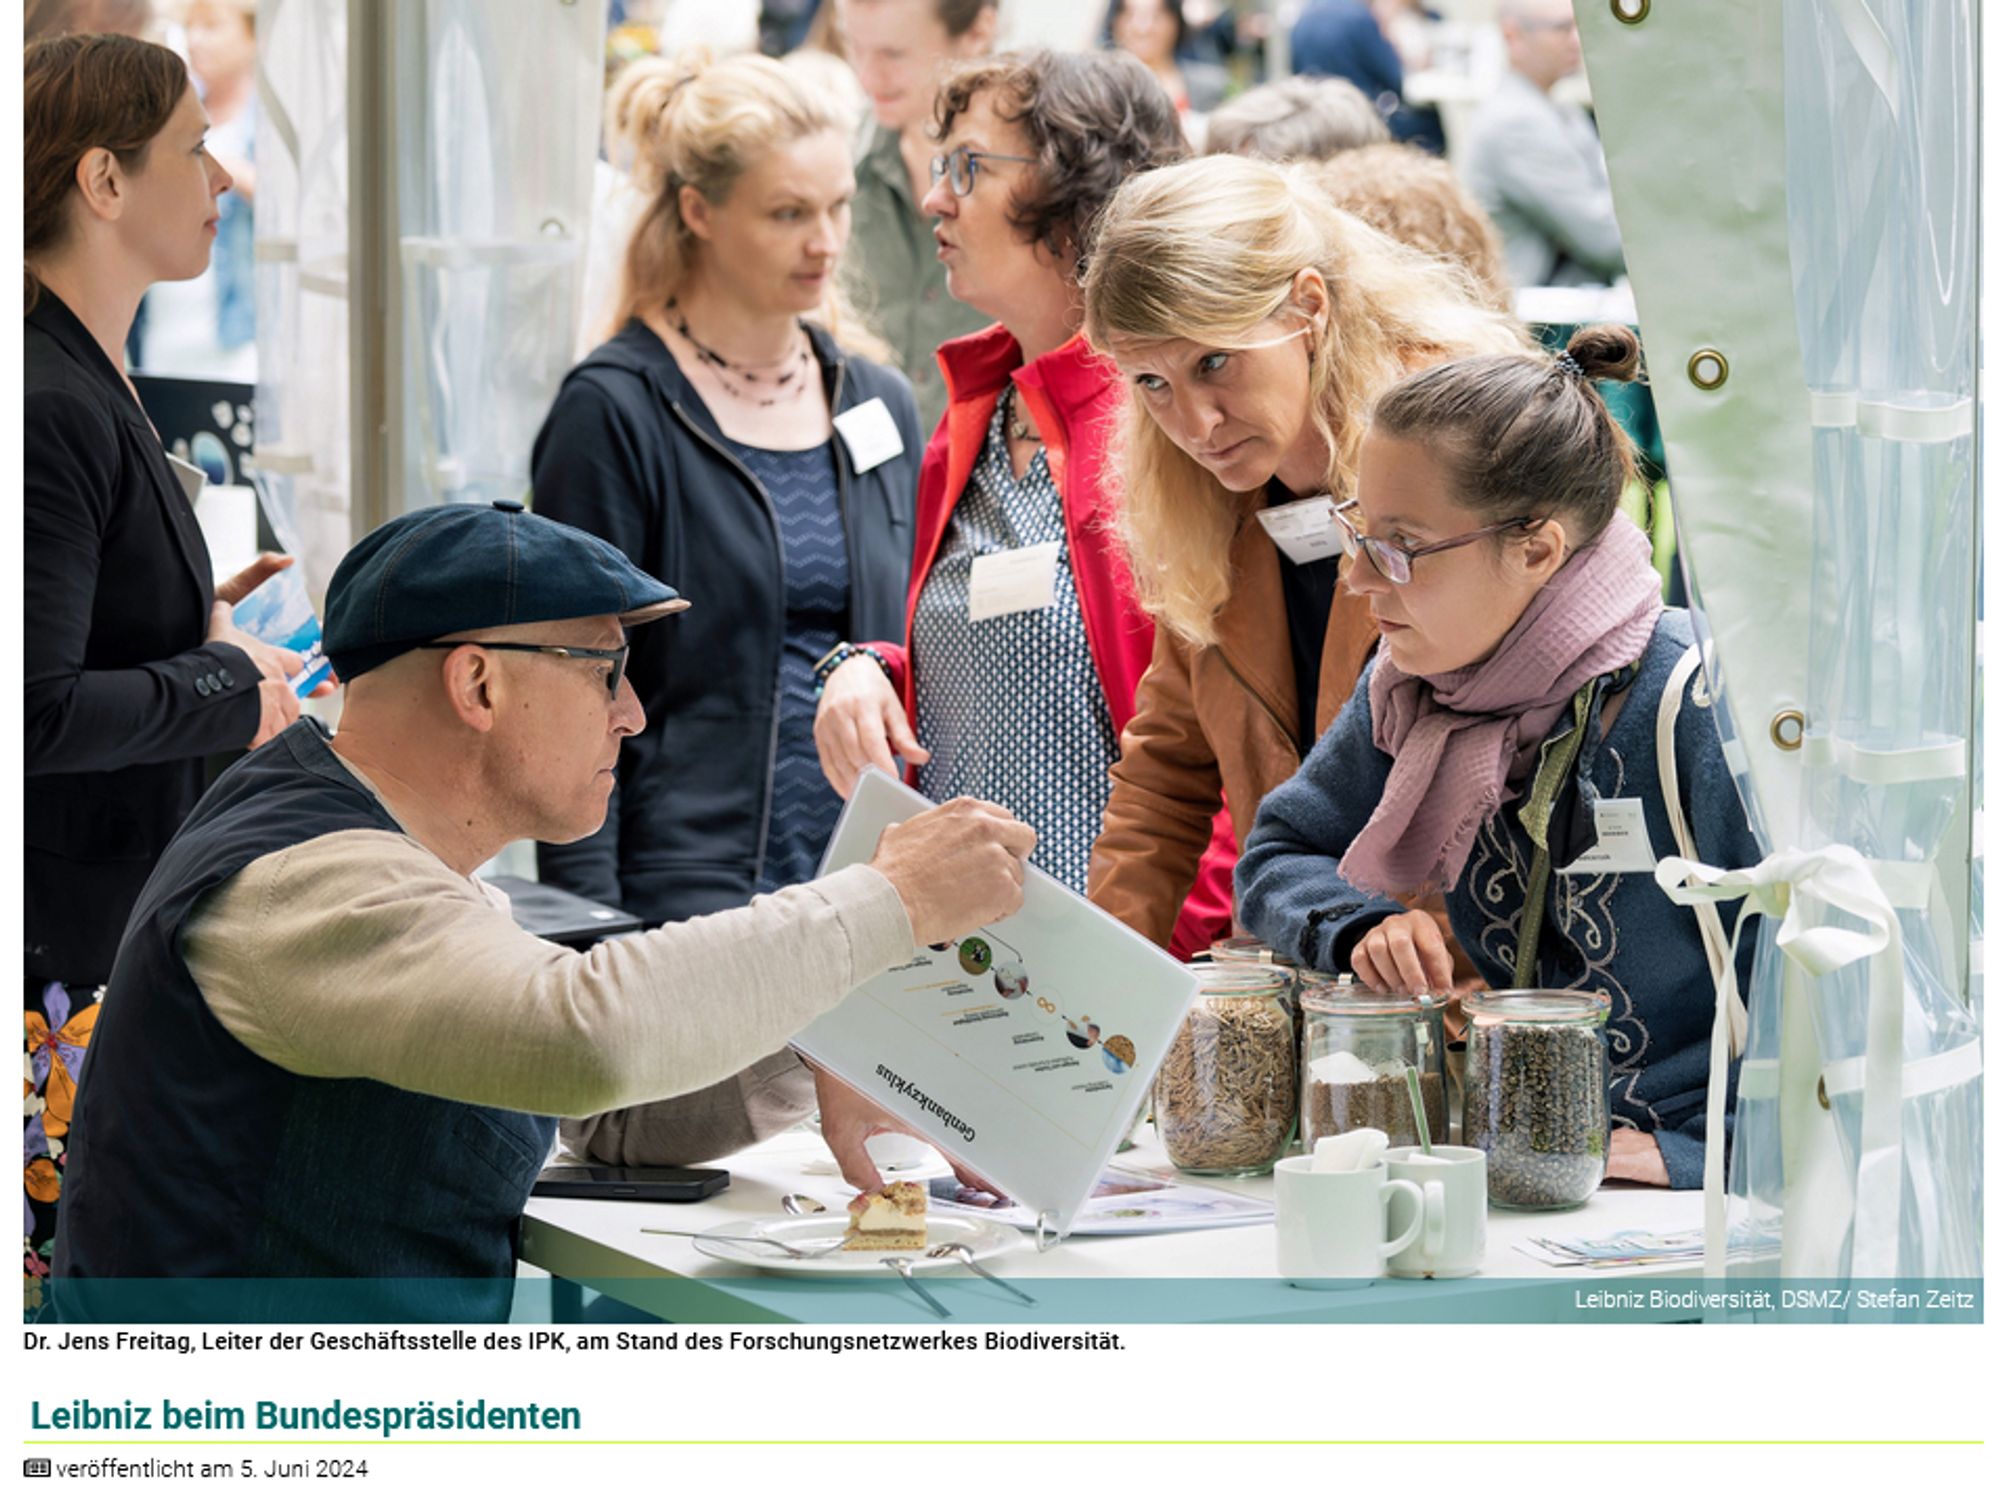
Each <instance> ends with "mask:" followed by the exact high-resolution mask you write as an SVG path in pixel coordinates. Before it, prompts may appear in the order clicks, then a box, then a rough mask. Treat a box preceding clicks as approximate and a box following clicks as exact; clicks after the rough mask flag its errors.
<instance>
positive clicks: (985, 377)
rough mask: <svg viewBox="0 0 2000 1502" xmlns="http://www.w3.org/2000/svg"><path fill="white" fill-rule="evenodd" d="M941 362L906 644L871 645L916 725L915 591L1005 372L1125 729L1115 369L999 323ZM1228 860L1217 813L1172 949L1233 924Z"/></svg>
mask: <svg viewBox="0 0 2000 1502" xmlns="http://www.w3.org/2000/svg"><path fill="white" fill-rule="evenodd" d="M938 364H939V365H940V366H941V367H942V368H943V370H944V380H945V389H946V391H947V392H948V393H949V402H948V405H947V406H946V408H945V414H944V421H943V422H941V423H939V424H938V429H937V432H936V433H934V434H932V435H931V441H930V446H929V447H928V448H927V449H926V450H925V451H924V463H923V469H922V470H921V471H920V473H919V475H918V479H917V532H916V550H915V559H914V566H913V567H912V568H911V570H910V596H909V601H908V604H907V605H906V606H905V608H904V614H903V642H902V643H901V644H895V643H889V642H870V643H869V644H868V645H870V646H871V647H873V648H874V649H875V650H877V651H879V652H881V653H882V655H883V657H884V658H885V659H886V660H887V661H888V662H889V664H890V669H891V676H892V677H894V678H895V680H896V682H897V684H898V686H899V687H900V689H901V691H902V695H903V711H904V713H905V714H907V715H908V716H909V720H910V723H911V724H912V725H915V724H916V722H917V695H916V687H915V685H914V683H913V682H912V681H911V675H910V673H909V670H908V669H909V651H908V642H909V640H910V632H911V629H912V626H913V624H914V622H915V620H916V613H917V596H918V595H919V594H921V593H922V592H923V587H924V582H925V580H926V579H928V578H929V577H930V571H931V565H932V564H933V563H935V562H936V561H937V554H938V548H939V546H940V545H941V544H942V543H943V541H944V534H945V526H946V524H947V523H948V522H949V521H950V520H951V513H952V510H953V508H954V507H956V506H957V505H958V498H959V497H960V496H961V495H963V494H964V493H965V485H966V481H967V480H968V479H970V478H971V476H972V468H973V465H975V464H976V463H977V462H978V460H979V451H980V449H981V448H982V447H983V446H984V445H985V442H986V429H987V427H988V425H989V424H990V423H991V422H992V421H993V409H994V407H996V406H997V405H998V404H999V401H1000V396H1001V394H1002V392H1004V391H1005V389H1006V387H1007V382H1008V380H1009V378H1010V377H1011V378H1012V379H1013V381H1014V384H1015V385H1016V386H1018V387H1019V388H1020V392H1021V399H1022V400H1023V401H1025V402H1026V403H1027V404H1028V411H1029V413H1030V414H1031V415H1032V416H1033V418H1034V422H1035V427H1036V429H1037V430H1038V431H1039V432H1040V433H1041V435H1042V443H1043V446H1044V447H1045V448H1046V449H1047V451H1048V465H1049V477H1050V478H1051V479H1052V480H1054V481H1055V486H1056V491H1057V493H1058V494H1060V495H1061V496H1062V502H1063V521H1064V527H1065V531H1066V532H1067V533H1068V540H1069V560H1070V568H1071V570H1072V572H1073V573H1074V575H1075V578H1076V594H1077V600H1078V603H1079V604H1080V605H1081V606H1082V608H1083V626H1084V634H1085V635H1086V636H1087V637H1088V638H1089V641H1090V655H1091V658H1092V660H1093V661H1095V662H1096V664H1097V678H1098V682H1099V684H1100V685H1101V686H1102V688H1103V690H1104V702H1105V705H1106V707H1107V708H1108V709H1109V710H1110V711H1111V728H1112V731H1113V733H1114V734H1116V735H1119V736H1123V734H1124V733H1125V722H1126V721H1127V720H1129V719H1131V718H1132V700H1133V695H1134V693H1135V692H1136V691H1137V689H1138V686H1139V679H1140V677H1141V675H1143V674H1144V673H1145V671H1146V668H1147V666H1148V664H1150V663H1151V661H1152V657H1153V623H1152V621H1151V620H1150V619H1149V618H1148V617H1147V616H1146V613H1145V612H1144V611H1143V610H1141V609H1140V608H1139V602H1138V599H1137V598H1136V596H1135V594H1134V592H1133V589H1132V579H1131V574H1130V572H1129V570H1128V569H1127V567H1126V563H1125V551H1124V548H1123V546H1122V545H1121V544H1120V542H1119V540H1118V527H1117V515H1116V500H1117V496H1116V480H1117V477H1116V476H1115V475H1113V474H1111V473H1110V472H1109V460H1110V447H1111V439H1112V436H1113V433H1114V431H1115V429H1116V426H1117V423H1118V418H1119V412H1120V410H1121V408H1122V406H1123V403H1124V394H1123V391H1122V389H1121V387H1120V385H1119V381H1118V370H1117V367H1116V366H1115V365H1113V364H1112V363H1111V362H1110V361H1108V360H1106V359H1104V358H1102V357H1101V356H1099V355H1097V354H1096V353H1094V352H1093V351H1092V350H1091V348H1090V346H1089V345H1088V344H1087V343H1086V342H1085V341H1084V338H1083V336H1082V335H1081V334H1078V335H1077V336H1076V337H1074V338H1072V339H1071V340H1070V341H1069V342H1068V343H1067V344H1064V345H1062V346H1061V347H1059V348H1057V349H1053V350H1050V351H1049V352H1048V353H1047V354H1045V355H1043V356H1042V357H1041V358H1040V359H1039V360H1036V361H1034V362H1033V363H1032V364H1029V365H1023V364H1022V363H1021V346H1020V344H1019V343H1018V342H1017V341H1016V340H1015V338H1014V336H1013V335H1012V334H1010V333H1008V332H1007V330H1006V329H1004V328H1002V327H1001V326H1000V325H999V324H995V325H994V326H993V327H992V328H989V329H982V330H981V331H980V332H979V333H977V334H968V335H966V336H965V337H964V338H962V339H953V340H950V341H948V342H947V343H945V344H943V345H941V346H940V347H939V349H938ZM912 780H913V781H914V778H912ZM1235 864H1236V842H1235V840H1234V838H1233V837H1232V835H1231V832H1230V828H1229V819H1228V811H1227V810H1226V809H1225V810H1224V811H1223V812H1222V813H1221V814H1219V815H1218V816H1217V817H1216V821H1215V835H1214V839H1213V840H1212V841H1211V842H1210V844H1209V847H1208V853H1207V855H1205V856H1204V857H1203V859H1202V864H1201V872H1200V874H1199V875H1198V876H1197V877H1196V879H1195V884H1194V890H1193V891H1192V892H1191V893H1190V894H1189V896H1188V900H1187V903H1186V905H1185V906H1184V907H1183V908H1182V909H1181V916H1180V922H1179V923H1178V924H1176V925H1175V928H1174V934H1173V942H1172V944H1171V946H1170V947H1171V948H1172V950H1173V952H1174V954H1175V955H1177V956H1179V957H1180V958H1182V959H1186V958H1187V957H1188V956H1189V955H1191V954H1194V953H1197V952H1199V951H1200V950H1203V949H1206V948H1207V947H1208V945H1209V943H1210V942H1211V941H1212V940H1214V939H1216V938H1220V937H1222V936H1223V935H1225V934H1227V933H1228V932H1229V930H1230V874H1231V872H1232V870H1233V869H1234V867H1235Z"/></svg>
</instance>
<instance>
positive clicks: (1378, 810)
mask: <svg viewBox="0 0 2000 1502" xmlns="http://www.w3.org/2000/svg"><path fill="white" fill-rule="evenodd" d="M1638 357H1639V346H1638V340H1637V337H1636V336H1635V335H1633V334H1632V333H1631V331H1629V330H1627V329H1623V328H1618V327H1598V328H1589V329H1584V330H1583V331H1581V332H1580V333H1578V334H1577V335H1576V336H1575V337H1574V338H1573V339H1571V341H1570V345H1569V349H1568V350H1567V351H1566V352H1565V353H1563V354H1562V355H1559V356H1557V357H1556V358H1555V359H1554V360H1550V359H1549V358H1548V357H1546V356H1545V355H1541V354H1533V355H1488V356H1481V357H1478V358H1474V359H1466V360H1457V361H1453V362H1452V363H1450V364H1447V365H1440V366H1437V367H1435V368H1433V369H1430V370H1427V371H1424V372H1423V373H1421V374H1419V375H1415V376H1412V377H1410V378H1408V379H1406V380H1404V381H1402V382H1400V383H1398V384H1397V385H1396V386H1394V387H1392V388H1390V390H1389V391H1387V392H1386V393H1385V394H1384V395H1383V396H1382V398H1381V400H1380V401H1379V402H1378V403H1377V405H1376V408H1375V412H1374V420H1373V425H1372V426H1371V427H1370V429H1369V433H1368V436H1367V438H1366V439H1365V440H1363V443H1362V447H1361V456H1360V466H1359V483H1358V487H1357V488H1358V490H1359V494H1358V495H1357V496H1356V497H1355V498H1354V499H1352V500H1350V501H1348V502H1346V503H1345V504H1344V505H1343V506H1341V507H1340V508H1339V513H1338V514H1339V516H1340V518H1341V520H1342V522H1343V523H1344V524H1345V526H1346V529H1347V533H1348V541H1349V544H1350V550H1351V551H1352V552H1353V553H1355V554H1356V557H1355V558H1354V560H1353V562H1352V564H1351V565H1350V571H1349V572H1348V574H1347V576H1346V577H1347V580H1348V587H1349V588H1351V589H1352V590H1354V592H1355V593H1357V594H1359V595H1361V596H1363V597H1364V598H1365V599H1366V600H1367V601H1368V605H1369V608H1370V611H1371V612H1372V614H1373V615H1374V618H1375V621H1376V623H1377V624H1378V626H1379V627H1380V628H1381V632H1382V649H1381V650H1380V651H1379V652H1378V653H1377V654H1376V656H1375V658H1374V660H1373V661H1372V662H1371V663H1369V665H1368V666H1367V668H1365V669H1364V670H1363V672H1362V675H1361V678H1360V680H1359V682H1358V683H1357V685H1356V688H1355V692H1354V695H1353V697H1352V698H1351V699H1349V700H1348V702H1347V705H1346V707H1345V708H1344V709H1343V710H1342V711H1341V713H1340V717H1339V718H1338V719H1337V720H1336V721H1335V722H1334V724H1333V725H1332V727H1331V728H1330V729H1329V730H1328V731H1327V733H1326V736H1325V738H1324V739H1322V740H1321V741H1320V743H1319V745H1318V746H1317V747H1316V748H1315V749H1314V750H1313V752H1312V754H1311V755H1310V756H1309V757H1308V758H1307V759H1306V762H1305V764H1304V765H1303V766H1302V767H1301V768H1300V770H1299V773H1298V775H1297V776H1296V777H1294V778H1293V779H1292V780H1291V781H1290V782H1288V783H1286V784H1284V785H1283V786H1282V787H1280V788H1278V789H1277V790H1276V791H1274V792H1273V793H1271V794H1270V795H1269V796H1268V797H1267V798H1266V799H1265V800H1264V803H1263V805H1262V808H1261V809H1260V811H1259V813H1258V818H1257V824H1256V827H1255V829H1254V830H1253V831H1252V832H1251V835H1250V838H1249V841H1248V843H1247V844H1246V846H1245V848H1244V851H1243V854H1242V857H1241V859H1240V860H1239V862H1238V864H1237V870H1236V888H1237V894H1238V902H1239V906H1240V912H1241V915H1242V918H1243V920H1244V922H1245V923H1246V924H1247V925H1248V926H1249V927H1250V928H1251V930H1252V931H1254V932H1255V933H1256V934H1257V935H1258V936H1259V937H1260V938H1262V939H1263V940H1264V941H1265V942H1266V943H1268V944H1269V945H1271V947H1272V948H1273V949H1277V950H1280V951H1282V952H1284V953H1286V954H1291V955H1296V956H1297V957H1298V958H1299V960H1300V961H1301V962H1302V963H1303V964H1306V965H1308V966H1311V967H1313V968H1315V969H1319V970H1327V971H1342V970H1351V971H1353V972H1354V974H1355V975H1356V977H1357V978H1359V979H1360V980H1361V981H1362V982H1363V983H1364V984H1366V985H1369V986H1372V987H1375V988H1378V989H1381V990H1395V991H1406V992H1425V991H1443V990H1446V989H1448V988H1449V987H1450V984H1451V959H1450V955H1449V953H1448V952H1447V950H1446V948H1445V942H1444V935H1443V934H1442V932H1441V931H1440V929H1439V926H1438V923H1437V921H1436V919H1434V918H1433V917H1432V916H1431V915H1430V914H1428V913H1425V912H1421V911H1412V910H1408V909H1406V908H1405V907H1404V906H1403V905H1402V904H1401V903H1398V902H1396V901H1394V900H1393V899H1391V898H1390V897H1388V896H1387V895H1385V894H1388V893H1393V892H1408V891H1413V890H1417V889H1420V888H1422V887H1424V886H1426V885H1427V884H1429V883H1435V884H1436V885H1437V886H1438V887H1440V888H1442V889H1443V890H1444V892H1445V894H1446V895H1445V911H1446V914H1447V916H1448V917H1449V919H1450V922H1451V929H1452V933H1453V935H1454V936H1455V937H1456V938H1457V940H1458V941H1459V943H1460V944H1461V945H1462V946H1463V947H1464V949H1465V951H1466V953H1467V954H1468V955H1470V956H1471V958H1472V960H1473V962H1474V964H1476V965H1477V966H1478V967H1479V970H1480V972H1481V974H1482V975H1483V976H1484V977H1485V979H1486V981H1487V982H1488V984H1490V985H1492V986H1494V987H1496V988H1499V987H1510V986H1516V987H1518V986H1532V987H1556V988H1566V989H1567V988H1574V989H1579V990H1587V991H1599V992H1603V993H1604V994H1605V995H1606V996H1608V997H1609V998H1610V1002H1611V1015H1610V1018H1609V1021H1608V1023H1607V1031H1608V1035H1609V1040H1610V1050H1611V1075H1610V1097H1611V1101H1610V1104H1611V1115H1612V1122H1613V1132H1612V1139H1611V1144H1610V1166H1609V1173H1610V1176H1611V1177H1614V1178H1626V1179H1634V1180H1638V1181H1641V1182H1645V1183H1654V1184H1670V1185H1672V1186H1673V1187H1674V1188H1693V1187H1696V1186H1698V1185H1699V1184H1700V1183H1701V1180H1702V1152H1703V1130H1704V1120H1703V1110H1704V1105H1705V1102H1706V1093H1707V1092H1706V1080H1707V1072H1708V1041H1709V1031H1710V1026H1711V1022H1712V1019H1713V1016H1714V997H1715V990H1714V983H1713V981H1712V979H1711V977H1710V973H1709V968H1708V961H1707V958H1706V955H1705V952H1704V950H1703V948H1702V941H1701V934H1700V931H1699V929H1698V928H1697V926H1696V920H1695V917H1694V915H1693V913H1692V912H1691V911H1690V910H1689V909H1685V908H1680V907H1676V906H1675V905H1674V904H1673V903H1672V902H1670V901H1669V900H1668V899H1667V897H1666V895H1665V894H1664V893H1663V892H1662V891H1661V890H1660V889H1659V887H1658V886H1657V885H1656V884H1655V882H1654V880H1653V877H1652V866H1653V863H1654V861H1655V860H1657V859H1659V858H1661V857H1664V856H1667V855H1672V854H1675V853H1676V845H1675V840H1674V835H1673V831H1672V824H1671V822H1670V815H1669V811H1668V808H1667V804H1666V796H1667V795H1666V794H1665V793H1663V791H1662V788H1661V776H1660V765H1659V760H1658V758H1657V755H1656V751H1655V731H1656V724H1657V722H1658V719H1659V716H1660V710H1661V699H1662V696H1663V694H1664V693H1665V692H1666V689H1667V684H1668V679H1669V677H1670V676H1671V675H1672V674H1673V672H1674V669H1675V666H1676V664H1678V663H1679V662H1680V660H1681V658H1682V657H1683V655H1684V654H1685V653H1686V651H1687V648H1688V646H1689V645H1690V644H1691V643H1692V641H1693V631H1692V628H1691V627H1690V624H1689V622H1688V617H1687V613H1686V612H1685V611H1682V610H1666V609H1662V607H1661V604H1660V580H1659V576H1658V575H1657V574H1656V573H1655V572H1654V570H1653V567H1652V561H1651V548H1650V546H1649V545H1648V543H1647V541H1646V538H1645V536H1644V534H1643V533H1641V532H1640V530H1639V528H1638V527H1637V526H1635V525H1634V524H1633V523H1632V522H1631V520H1630V519H1628V518H1627V517H1626V516H1624V515H1623V514H1622V513H1621V512H1620V511H1619V509H1618V503H1619V498H1620V496H1621V495H1622V493H1623V491H1624V488H1625V485H1626V482H1627V481H1628V480H1629V479H1630V477H1631V475H1632V458H1631V446H1630V444H1629V442H1628V441H1627V440H1626V438H1625V436H1624V434H1623V433H1622V432H1621V431H1620V430H1619V428H1618V426H1617V424H1616V423H1614V422H1613V421H1612V419H1611V417H1610V415H1609V413H1608V412H1607V411H1606V410H1605V406H1604V403H1603V400H1602V399H1601V398H1600V397H1599V396H1598V394H1597V392H1596V390H1595V388H1594V387H1593V385H1592V384H1591V383H1592V382H1593V381H1595V380H1598V379H1611V380H1629V379H1630V378H1631V377H1632V376H1633V374H1634V373H1635V372H1636V370H1637V367H1638ZM1695 681H1698V680H1695ZM1681 692H1682V695H1683V702H1682V704H1681V706H1680V710H1679V717H1678V721H1677V723H1676V726H1675V738H1674V746H1675V761H1676V763H1677V769H1678V774H1679V775H1678V785H1677V787H1676V788H1675V795H1676V796H1677V798H1678V800H1679V803H1680V807H1681V809H1682V810H1683V811H1684V812H1685V813H1686V815H1687V817H1688V820H1689V825H1690V828H1691V830H1692V833H1693V841H1694V846H1695V849H1696V851H1697V853H1698V855H1699V857H1700V859H1702V860H1704V861H1707V862H1710V863H1713V864H1717V865H1723V866H1737V865H1750V864H1754V863H1755V862H1756V861H1757V859H1758V858H1759V851H1758V849H1757V845H1756V842H1755V840H1754V839H1753V838H1752V836H1751V834H1750V830H1749V826H1748V823H1747V821H1746V819H1745V817H1744V813H1743V808H1742V804H1741V802H1740V801H1739V799H1738V797H1737V794H1736V789H1735V785H1734V783H1733V782H1732V781H1731V778H1730V774H1729V769H1728V767H1727V766H1726V764H1725V763H1724V760H1723V754H1722V746H1721V742H1720V740H1719V739H1718V737H1717V734H1716V728H1715V720H1714V715H1713V712H1712V710H1711V709H1709V708H1708V707H1707V704H1706V702H1705V700H1704V699H1702V698H1699V697H1697V695H1696V693H1695V692H1694V691H1693V688H1692V686H1691V685H1690V686H1689V687H1687V688H1683V689H1682V690H1681ZM1579 724H1581V725H1582V727H1583V729H1582V733H1581V734H1580V735H1579V734H1578V733H1577V727H1578V725H1579ZM1531 831H1532V832H1531ZM1536 890H1539V891H1540V893H1541V895H1540V899H1539V901H1533V902H1531V900H1530V897H1529V893H1530V892H1531V891H1536ZM1723 917H1724V924H1725V928H1726V927H1727V925H1729V924H1730V923H1732V922H1733V921H1734V913H1733V910H1732V911H1729V912H1725V914H1724V915H1723ZM1753 947H1754V946H1753V945H1750V944H1744V945H1742V946H1740V948H1739V954H1740V955H1742V956H1743V960H1742V965H1743V968H1744V971H1745V972H1746V973H1745V974H1744V975H1743V976H1742V977H1741V979H1742V983H1743V984H1744V985H1745V986H1747V985H1748V981H1749V977H1748V974H1747V970H1748V963H1749V961H1748V956H1749V955H1750V953H1751V951H1752V949H1753ZM1731 1089H1732V1093H1733V1090H1734V1077H1733V1075H1732V1080H1731Z"/></svg>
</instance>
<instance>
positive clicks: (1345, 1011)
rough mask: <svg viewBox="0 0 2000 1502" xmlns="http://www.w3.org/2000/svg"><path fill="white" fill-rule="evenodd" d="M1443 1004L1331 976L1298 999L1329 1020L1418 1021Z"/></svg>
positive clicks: (1439, 999) (1432, 998) (1437, 999)
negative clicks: (1414, 1019)
mask: <svg viewBox="0 0 2000 1502" xmlns="http://www.w3.org/2000/svg"><path fill="white" fill-rule="evenodd" d="M1444 1004H1445V998H1444V997H1442V996H1432V995H1424V996H1408V995H1403V994H1401V993H1398V992H1395V991H1370V990H1369V989H1368V988H1367V987H1365V986H1360V985H1356V984H1355V983H1354V982H1353V981H1349V980H1340V979H1337V978H1335V977H1332V976H1328V977H1325V978H1324V979H1322V980H1320V981H1318V982H1315V983H1313V984H1310V985H1308V986H1307V987H1306V989H1305V991H1304V992H1303V993H1302V994H1301V995H1300V997H1299V1005H1301V1006H1303V1007H1304V1008H1305V1009H1306V1010H1307V1011H1308V1012H1318V1013H1320V1014H1321V1015H1322V1016H1330V1017H1415V1016H1419V1015H1423V1014H1426V1013H1430V1012H1435V1011H1438V1010H1440V1009H1441V1008H1442V1007H1443V1006H1444Z"/></svg>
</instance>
